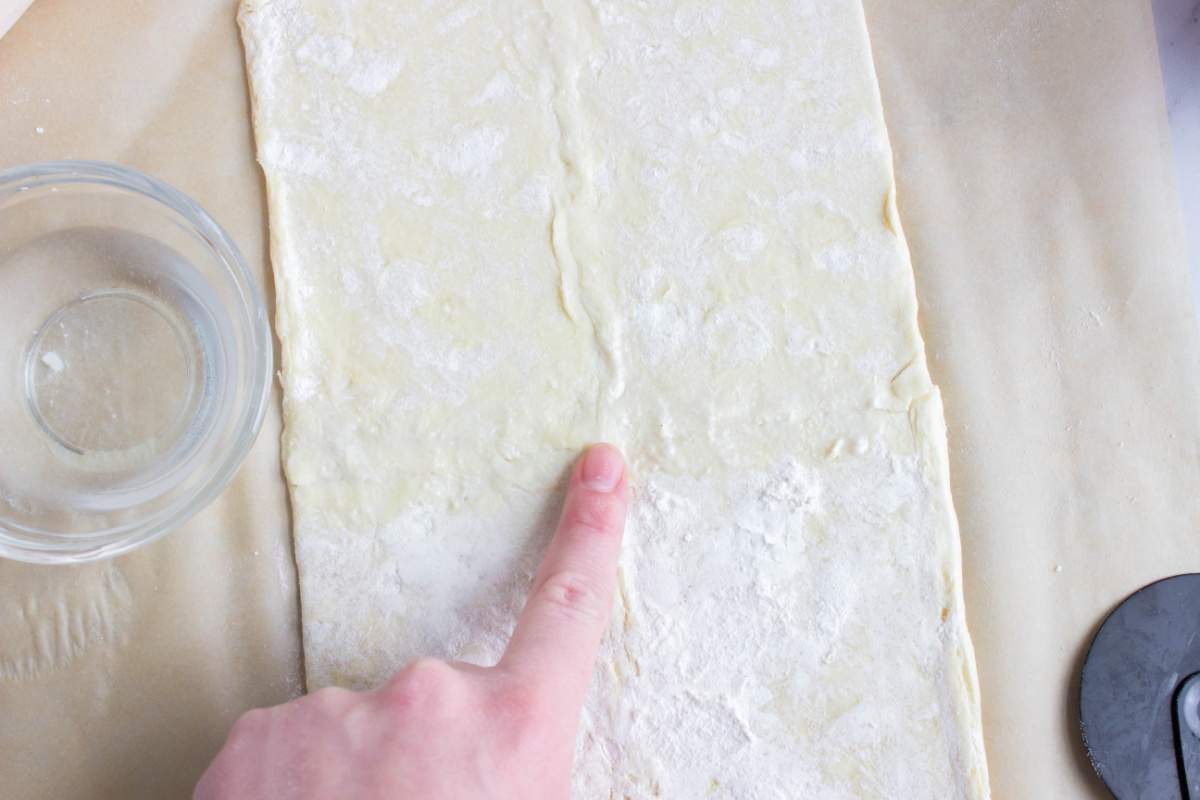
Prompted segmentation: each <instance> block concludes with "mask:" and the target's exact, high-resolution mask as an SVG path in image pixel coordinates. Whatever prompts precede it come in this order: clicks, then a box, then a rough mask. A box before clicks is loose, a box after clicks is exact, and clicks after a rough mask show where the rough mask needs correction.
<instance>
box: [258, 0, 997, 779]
mask: <svg viewBox="0 0 1200 800" xmlns="http://www.w3.org/2000/svg"><path fill="white" fill-rule="evenodd" d="M241 22H242V27H243V33H244V39H245V43H246V50H247V60H248V64H249V69H250V75H251V82H252V89H253V97H254V113H255V129H256V136H257V140H258V151H259V158H260V160H261V162H262V164H263V167H264V170H265V172H266V176H267V186H268V193H269V198H270V214H271V230H272V258H273V262H274V268H275V275H276V283H277V287H278V298H279V309H278V330H279V333H280V336H281V338H282V341H283V352H284V375H283V377H284V386H285V414H286V422H287V428H286V433H285V441H284V444H285V467H286V470H287V475H288V481H289V485H290V488H291V494H292V500H293V509H294V519H295V530H294V534H295V544H296V553H297V561H298V566H299V571H300V588H301V600H302V614H303V630H304V648H305V659H306V664H307V669H308V672H307V675H308V682H309V687H310V688H315V687H317V686H321V685H326V684H342V685H348V686H358V687H364V686H371V685H375V684H378V683H379V682H381V681H383V680H384V679H386V677H387V676H388V675H389V674H390V673H391V672H392V671H393V670H394V669H396V668H397V667H398V666H400V665H401V664H402V663H404V662H405V661H407V660H410V659H412V658H414V657H417V656H420V655H434V656H441V657H448V658H461V659H466V660H471V661H476V662H479V663H488V662H490V661H492V660H493V659H495V658H496V657H497V656H498V655H499V653H500V652H501V649H502V648H503V645H504V642H505V640H506V636H507V634H508V633H509V631H510V630H511V627H512V622H513V619H514V617H515V613H516V610H517V609H518V608H519V606H520V603H521V602H522V599H523V595H524V592H525V590H526V589H527V586H528V581H529V576H530V574H531V572H532V570H533V568H534V566H535V565H536V560H537V557H538V556H539V554H540V551H541V549H542V547H543V545H544V544H545V541H546V538H547V536H548V535H549V531H550V528H551V525H552V523H553V519H554V516H555V514H556V513H557V503H558V492H559V489H560V486H561V482H562V478H563V476H564V474H565V471H566V470H567V468H568V466H569V464H570V462H571V460H572V459H573V458H574V457H575V455H576V454H577V452H578V450H579V448H580V447H581V446H583V445H584V444H586V443H588V442H591V441H595V440H599V439H606V440H610V441H613V442H614V443H616V444H618V445H619V446H621V447H622V448H623V449H624V450H625V452H626V454H627V456H628V458H629V460H630V464H631V470H632V484H633V486H634V493H635V499H634V503H633V509H632V512H631V520H630V524H629V528H628V531H627V534H626V543H625V551H624V554H623V560H622V567H621V575H620V589H619V596H618V597H617V600H616V613H615V615H614V624H613V626H612V629H611V631H610V634H609V636H608V637H607V639H606V641H605V644H604V646H603V652H602V654H601V658H600V661H599V664H598V667H597V672H596V677H595V680H594V684H593V688H592V693H591V696H590V698H589V701H588V705H587V708H586V709H585V713H584V720H583V724H582V728H581V732H580V739H579V744H578V754H577V764H576V790H577V791H576V796H577V797H579V798H584V799H585V800H590V799H591V798H650V797H666V798H700V797H728V798H809V799H810V800H819V799H820V798H835V797H838V798H841V797H849V796H853V797H880V798H884V797H886V798H896V797H904V798H982V797H986V796H987V794H988V789H987V777H986V765H985V759H984V753H983V744H982V738H981V734H980V722H979V700H978V696H977V691H976V685H975V671H974V663H973V656H972V652H971V646H970V641H969V638H968V635H967V631H966V626H965V621H964V615H963V607H962V598H961V589H960V567H959V551H958V548H959V545H958V536H957V528H956V523H955V518H954V513H953V508H952V505H951V500H950V495H949V489H948V479H947V467H946V445H945V431H944V424H943V420H942V410H941V405H940V400H939V395H938V392H937V389H936V388H935V387H934V386H933V385H932V383H931V382H930V379H929V377H928V374H927V372H926V369H925V355H924V351H923V346H922V342H921V339H920V334H919V332H918V330H917V326H916V307H915V300H914V294H913V276H912V271H911V268H910V264H909V260H908V256H907V250H906V246H905V243H904V239H903V233H902V231H901V229H900V225H899V221H898V219H897V217H896V213H895V200H894V189H893V182H892V170H891V155H890V150H889V146H888V142H887V135H886V130H885V127H884V122H883V118H882V113H881V110H880V103H879V97H878V91H877V87H876V84H875V78H874V72H873V67H872V64H871V61H870V54H869V47H868V41H867V35H866V28H865V25H864V22H863V17H862V10H861V8H860V6H859V4H858V2H840V3H830V2H817V1H816V0H791V1H790V2H769V0H720V1H719V2H703V3H690V2H681V3H666V2H650V3H633V2H611V1H609V0H592V2H587V3H585V2H583V0H544V2H523V1H521V0H493V2H483V1H482V0H480V1H478V2H458V3H434V2H420V3H416V2H414V3H403V4H380V3H366V2H353V1H351V0H343V1H342V2H338V1H337V0H247V2H245V3H244V5H243V8H242V15H241Z"/></svg>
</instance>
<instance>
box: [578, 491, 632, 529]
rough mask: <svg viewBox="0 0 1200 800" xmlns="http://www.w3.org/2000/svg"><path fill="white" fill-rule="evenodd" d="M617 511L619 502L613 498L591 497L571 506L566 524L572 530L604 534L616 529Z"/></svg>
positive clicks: (617, 521) (618, 510)
mask: <svg viewBox="0 0 1200 800" xmlns="http://www.w3.org/2000/svg"><path fill="white" fill-rule="evenodd" d="M619 512H620V508H619V503H618V502H617V501H616V500H615V499H614V498H612V497H603V496H599V497H592V498H588V499H587V501H586V502H581V503H577V504H576V505H575V506H574V508H572V510H571V514H570V517H568V519H567V524H568V526H569V527H570V528H571V529H572V530H574V531H580V532H582V533H585V534H592V535H606V534H609V533H611V532H612V531H614V530H615V529H616V527H617V525H618V523H619V521H620V520H619Z"/></svg>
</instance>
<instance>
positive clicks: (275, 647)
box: [0, 0, 1200, 800]
mask: <svg viewBox="0 0 1200 800" xmlns="http://www.w3.org/2000/svg"><path fill="white" fill-rule="evenodd" d="M234 5H235V2H234V0H190V2H186V3H184V2H173V1H172V0H145V2H132V0H131V1H130V2H123V3H121V2H115V0H113V1H110V2H98V3H83V2H79V1H78V0H76V2H68V1H67V0H37V2H36V3H34V4H33V7H32V8H31V9H30V11H29V12H27V14H26V15H25V16H24V17H23V18H22V19H21V20H20V21H19V22H18V23H17V24H16V26H15V27H14V28H13V29H12V31H11V32H10V33H9V34H8V35H6V36H5V37H4V38H3V39H0V167H3V166H11V165H13V164H17V163H22V162H27V161H33V160H38V159H49V158H64V157H76V158H101V159H111V160H116V161H120V162H122V163H126V164H129V165H132V166H135V167H139V168H141V169H144V170H147V171H149V172H152V173H154V174H156V175H158V176H159V177H162V178H164V179H166V180H167V181H169V182H171V183H173V184H175V185H176V186H178V187H179V188H180V189H183V190H184V191H186V192H187V193H189V194H191V195H192V196H193V197H195V198H196V199H197V200H199V201H200V203H201V204H202V205H204V206H205V207H206V208H207V209H209V210H210V211H211V212H212V213H213V215H214V216H215V217H216V218H217V219H218V221H220V222H221V224H223V225H224V226H225V227H226V228H227V229H228V230H229V232H230V233H231V234H232V235H233V237H234V239H235V240H236V241H237V242H238V244H239V245H240V246H241V248H242V250H243V252H244V253H245V254H246V257H247V259H248V260H249V262H250V264H251V266H252V267H253V269H254V270H255V271H256V274H257V275H258V277H259V280H260V282H261V283H262V284H263V285H264V286H265V287H266V288H267V289H268V294H270V286H271V282H270V281H269V280H267V272H266V266H265V264H266V255H265V246H264V241H265V237H264V233H265V230H264V226H265V219H264V211H263V199H262V188H261V179H260V176H259V174H258V171H257V169H256V167H255V166H254V163H253V160H252V156H251V142H252V139H251V131H250V122H249V110H248V105H247V100H246V88H245V78H244V73H243V69H242V60H241V59H242V54H241V48H240V44H239V39H238V35H237V29H236V27H235V24H234V16H233V15H234ZM866 6H867V13H868V20H869V23H870V26H871V33H872V37H873V44H874V51H875V58H876V66H877V69H878V72H879V76H880V81H881V84H882V90H883V99H884V106H885V111H886V114H887V118H888V123H889V127H890V131H891V137H892V143H893V147H894V149H895V155H896V162H897V164H896V166H897V172H898V182H899V192H900V207H901V212H902V216H903V219H904V225H905V230H906V232H907V234H908V237H909V240H910V245H911V247H912V255H913V263H914V265H915V269H916V274H917V289H918V293H919V297H920V302H921V323H922V327H923V330H924V334H925V339H926V342H927V346H928V350H929V354H930V359H931V369H932V372H933V375H934V379H935V380H936V381H937V382H938V383H939V384H940V385H941V387H942V390H943V393H944V397H945V402H946V415H947V421H948V423H949V429H950V446H951V461H952V464H951V468H952V473H953V481H954V492H955V499H956V503H957V506H958V512H959V517H960V521H961V527H962V535H963V550H964V557H965V565H966V591H967V604H968V616H969V620H970V624H971V628H972V633H973V634H974V638H975V643H976V652H977V656H978V661H979V671H980V677H981V680H982V692H983V704H984V719H985V733H986V739H987V745H988V748H989V761H990V766H991V772H992V780H993V789H994V793H995V796H996V797H998V798H1017V799H1023V798H1071V797H1102V796H1104V794H1103V790H1102V789H1100V788H1099V786H1098V783H1097V782H1096V781H1095V780H1094V779H1093V778H1091V777H1090V774H1089V772H1088V769H1087V765H1086V762H1084V761H1083V760H1082V756H1081V748H1080V746H1079V744H1078V736H1077V734H1076V730H1075V726H1074V723H1073V721H1072V720H1073V714H1074V709H1073V707H1072V704H1071V697H1072V696H1073V693H1074V692H1073V675H1074V674H1075V673H1076V672H1077V671H1078V667H1079V659H1080V657H1081V653H1082V650H1083V648H1084V647H1085V645H1086V642H1087V641H1088V639H1089V638H1090V636H1091V635H1092V633H1093V632H1094V629H1095V626H1096V625H1097V624H1098V623H1099V621H1100V619H1101V618H1102V616H1103V615H1104V613H1105V612H1106V611H1108V610H1109V609H1110V608H1111V607H1112V606H1113V604H1114V603H1116V602H1117V601H1118V600H1119V599H1120V598H1121V597H1122V596H1123V595H1124V594H1125V593H1127V592H1129V591H1131V590H1132V589H1135V588H1137V587H1138V586H1140V585H1141V584H1143V583H1145V582H1147V581H1150V580H1152V579H1154V578H1157V577H1160V576H1163V575H1167V574H1172V573H1175V572H1182V571H1189V570H1200V548H1197V547H1195V546H1194V541H1193V539H1194V537H1195V535H1196V533H1198V532H1200V500H1198V499H1197V498H1198V495H1200V492H1198V490H1200V465H1198V444H1200V435H1198V432H1200V418H1198V408H1200V406H1198V405H1197V399H1198V398H1197V386H1196V380H1197V374H1198V367H1200V364H1198V362H1197V340H1196V332H1195V327H1196V326H1195V317H1194V315H1193V309H1192V308H1191V306H1190V291H1189V288H1188V285H1187V280H1188V278H1187V274H1186V272H1185V265H1184V263H1185V262H1184V254H1183V239H1182V227H1181V224H1180V220H1179V211H1178V201H1177V199H1176V193H1175V189H1174V187H1173V185H1172V177H1171V172H1170V160H1169V153H1168V151H1167V147H1168V138H1167V130H1166V118H1165V113H1164V110H1163V100H1162V89H1161V85H1160V81H1159V76H1158V66H1157V58H1156V55H1155V51H1154V47H1155V44H1154V32H1153V29H1152V23H1151V17H1150V7H1149V3H1145V4H1139V3H1135V2H1126V1H1125V0H1105V1H1104V2H1100V3H1097V2H1095V0H1060V2H1056V3H1053V4H1050V3H1044V2H1040V1H1034V0H1027V2H1013V0H969V1H959V2H949V1H948V0H919V2H914V1H910V2H897V0H866ZM2 324H3V322H2V321H0V326H2ZM277 403H278V400H277V398H276V400H275V405H274V406H273V408H272V411H271V413H270V414H269V415H268V418H267V422H266V425H265V427H264V429H263V434H262V436H261V438H260V439H259V441H258V444H257V445H256V447H255V449H254V451H253V452H252V454H251V456H250V459H249V460H248V462H247V463H246V465H245V466H244V467H243V469H242V471H241V473H240V474H239V476H238V478H237V480H236V481H235V482H234V484H233V485H232V486H231V488H230V489H229V490H228V491H227V492H226V493H225V494H224V495H223V496H222V498H221V499H220V500H219V501H218V502H217V503H216V504H214V505H213V506H212V507H211V508H209V509H208V510H207V511H205V512H204V513H203V514H202V515H201V516H200V517H199V518H197V519H196V520H194V521H193V522H191V523H189V524H188V525H187V526H185V528H184V529H183V530H180V531H179V532H177V533H175V534H173V535H171V536H170V537H168V538H166V539H164V540H162V541H160V542H158V543H155V544H153V545H150V546H149V547H147V548H145V549H144V550H143V551H142V552H139V553H135V554H133V555H130V556H125V557H123V558H120V559H118V560H116V561H114V562H111V563H109V564H103V565H97V566H91V567H86V568H79V569H46V568H37V567H28V566H24V565H19V564H15V563H7V562H0V753H2V754H3V757H2V758H0V787H3V794H4V796H5V797H9V796H11V797H14V798H27V797H28V798H56V799H69V798H97V797H103V798H110V797H111V798H141V797H147V798H173V797H185V796H187V794H188V792H189V788H190V786H191V784H192V783H193V782H194V780H195V779H196V777H197V776H198V775H199V772H200V770H201V769H203V766H204V764H205V762H206V761H207V759H209V758H210V757H211V756H212V754H213V753H214V751H215V749H216V747H217V746H218V744H219V742H220V740H221V738H222V736H223V735H224V731H225V728H226V726H227V725H228V724H229V723H230V722H231V721H232V719H233V718H234V717H235V716H236V715H237V713H238V712H239V711H241V710H242V709H244V708H248V707H250V706H253V705H256V704H265V703H271V702H277V701H280V700H283V699H286V698H287V697H289V696H291V695H293V694H295V693H296V692H298V691H299V688H300V685H301V675H300V672H299V670H300V667H299V635H298V633H297V619H296V613H297V611H296V599H295V576H294V569H293V566H292V562H291V555H290V547H289V540H288V516H287V504H286V493H285V491H284V485H283V480H282V477H281V474H280V470H279V463H278V437H279V414H278V408H277ZM0 447H2V443H0ZM1059 566H1061V568H1062V569H1061V571H1057V570H1056V567H1059ZM581 800H590V798H584V799H581Z"/></svg>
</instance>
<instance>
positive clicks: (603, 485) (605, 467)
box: [579, 444, 625, 492]
mask: <svg viewBox="0 0 1200 800" xmlns="http://www.w3.org/2000/svg"><path fill="white" fill-rule="evenodd" d="M624 469H625V465H624V464H623V463H622V461H621V454H620V453H618V452H617V450H616V448H613V447H609V446H608V445H602V444H600V445H593V446H592V447H590V448H588V451H587V452H586V453H585V454H584V456H583V467H582V468H581V469H580V470H579V473H580V475H579V477H580V479H581V480H582V481H583V485H584V486H586V487H587V488H588V489H590V490H592V491H593V492H611V491H612V490H613V489H615V488H616V487H617V484H618V483H620V481H621V473H622V472H623V471H624Z"/></svg>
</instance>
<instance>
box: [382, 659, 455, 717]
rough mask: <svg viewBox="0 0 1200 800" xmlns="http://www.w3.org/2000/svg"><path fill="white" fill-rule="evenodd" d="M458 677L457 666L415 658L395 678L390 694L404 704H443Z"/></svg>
mask: <svg viewBox="0 0 1200 800" xmlns="http://www.w3.org/2000/svg"><path fill="white" fill-rule="evenodd" d="M455 679H456V673H455V671H454V667H452V666H450V665H449V664H447V663H445V662H444V661H438V660H437V659H433V658H422V659H420V660H418V661H414V662H413V663H411V664H409V665H408V666H407V667H405V668H404V669H402V670H400V672H399V673H397V675H396V677H394V678H392V680H391V682H390V683H389V684H388V686H387V694H388V697H389V698H390V699H391V701H392V702H393V703H396V704H398V705H401V706H406V707H414V706H426V705H430V704H434V703H443V702H445V701H446V699H447V698H448V697H449V695H450V694H451V693H452V690H453V686H454V683H455Z"/></svg>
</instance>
